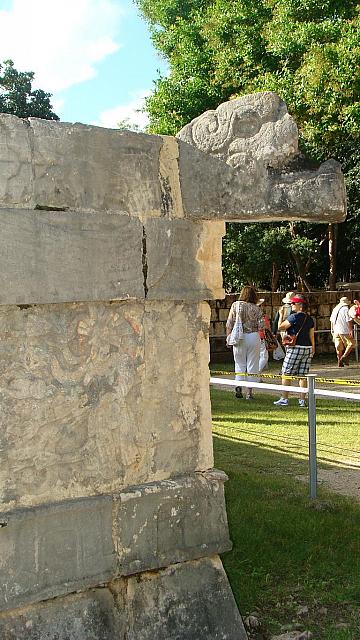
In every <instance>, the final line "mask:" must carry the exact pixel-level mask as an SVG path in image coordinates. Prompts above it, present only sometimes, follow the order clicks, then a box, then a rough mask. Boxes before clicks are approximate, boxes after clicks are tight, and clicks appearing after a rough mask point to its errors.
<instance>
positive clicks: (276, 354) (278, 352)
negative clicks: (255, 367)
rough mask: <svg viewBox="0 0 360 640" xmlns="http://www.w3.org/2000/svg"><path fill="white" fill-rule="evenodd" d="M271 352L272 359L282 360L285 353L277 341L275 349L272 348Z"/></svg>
mask: <svg viewBox="0 0 360 640" xmlns="http://www.w3.org/2000/svg"><path fill="white" fill-rule="evenodd" d="M272 354H273V358H274V360H282V359H283V358H285V353H284V351H283V348H282V346H281V344H279V341H277V347H276V349H274V351H273V352H272Z"/></svg>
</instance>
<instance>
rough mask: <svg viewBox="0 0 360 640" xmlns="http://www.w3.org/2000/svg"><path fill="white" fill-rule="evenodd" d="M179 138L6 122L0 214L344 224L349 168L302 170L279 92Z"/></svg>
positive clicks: (204, 119) (220, 112)
mask: <svg viewBox="0 0 360 640" xmlns="http://www.w3.org/2000/svg"><path fill="white" fill-rule="evenodd" d="M179 139H180V140H179V141H176V140H175V139H174V138H169V137H161V136H148V135H145V134H135V133H131V132H126V131H125V132H124V131H115V130H106V129H102V128H99V127H91V126H85V125H81V124H75V125H73V124H68V123H55V122H49V121H45V120H37V119H34V118H30V119H29V121H22V120H19V119H17V118H15V117H13V116H6V115H0V144H1V148H2V149H3V154H2V155H3V158H2V159H0V164H1V171H0V207H16V208H25V209H34V208H38V209H49V210H56V209H60V210H64V209H65V210H67V209H69V210H72V211H83V212H95V211H107V212H112V213H117V214H119V213H122V214H127V215H131V216H136V217H140V218H141V219H142V220H145V219H146V218H148V217H150V218H154V217H168V218H170V219H173V218H182V217H188V218H191V219H193V220H194V219H199V218H200V219H205V220H206V219H214V218H221V219H233V220H244V221H245V220H254V219H256V220H274V219H277V218H282V219H283V218H285V219H306V220H309V219H313V220H317V221H319V222H320V221H321V222H327V221H328V222H338V221H341V220H343V219H344V216H345V211H346V204H345V188H344V181H343V176H342V174H341V170H340V165H339V164H338V163H336V162H334V161H331V162H330V163H329V162H328V163H325V164H324V165H321V167H319V169H318V170H314V171H303V170H302V167H301V163H299V157H298V140H297V128H296V125H295V123H294V121H293V119H292V118H291V116H290V115H289V114H288V113H287V108H286V105H285V103H284V102H283V101H282V100H280V98H279V97H278V96H277V95H276V94H274V93H270V92H265V93H256V94H252V95H250V96H243V97H242V98H238V99H237V100H233V101H230V102H227V103H224V104H223V105H220V107H218V109H217V110H216V111H210V112H206V113H205V114H203V115H202V116H200V117H199V118H196V119H195V120H194V121H193V122H192V123H190V124H189V125H187V126H186V127H184V129H182V130H181V132H180V133H179ZM182 141H185V143H186V144H184V143H183V142H182ZM196 147H197V149H196ZM289 162H291V163H292V164H291V167H290V168H289V166H288V165H289ZM139 185H141V188H139Z"/></svg>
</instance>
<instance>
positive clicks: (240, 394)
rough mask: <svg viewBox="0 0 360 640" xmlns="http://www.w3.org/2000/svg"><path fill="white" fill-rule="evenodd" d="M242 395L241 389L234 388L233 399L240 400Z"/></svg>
mask: <svg viewBox="0 0 360 640" xmlns="http://www.w3.org/2000/svg"><path fill="white" fill-rule="evenodd" d="M242 397H243V394H242V391H241V387H235V398H242Z"/></svg>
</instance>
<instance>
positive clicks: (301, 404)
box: [299, 398, 306, 409]
mask: <svg viewBox="0 0 360 640" xmlns="http://www.w3.org/2000/svg"><path fill="white" fill-rule="evenodd" d="M299 407H301V408H302V409H306V404H305V400H303V399H302V398H300V399H299Z"/></svg>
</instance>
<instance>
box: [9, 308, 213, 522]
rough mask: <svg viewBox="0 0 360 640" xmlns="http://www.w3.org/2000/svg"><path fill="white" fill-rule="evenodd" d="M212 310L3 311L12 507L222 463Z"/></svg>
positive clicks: (20, 309)
mask: <svg viewBox="0 0 360 640" xmlns="http://www.w3.org/2000/svg"><path fill="white" fill-rule="evenodd" d="M209 315H210V310H209V307H208V305H207V304H205V303H203V304H200V305H197V304H186V303H175V302H163V303H161V302H143V303H140V302H134V301H128V302H116V303H112V304H111V303H97V304H96V303H82V304H66V305H44V306H41V305H39V306H34V307H29V308H19V307H17V306H10V307H8V306H3V307H0V398H1V412H0V451H1V453H0V456H1V464H0V499H1V501H0V512H1V511H6V510H8V509H13V508H15V507H20V506H29V505H36V504H42V503H46V502H53V501H59V500H65V499H69V498H77V497H82V496H91V495H94V494H96V493H110V492H112V491H116V490H119V489H122V488H123V487H124V486H128V485H136V484H141V483H144V482H152V481H155V480H163V479H167V478H170V477H172V476H174V475H181V474H185V473H189V472H193V471H203V470H206V469H209V468H212V466H213V455H212V439H211V411H210V400H209V371H208V366H207V365H208V361H209V344H208V323H209Z"/></svg>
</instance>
